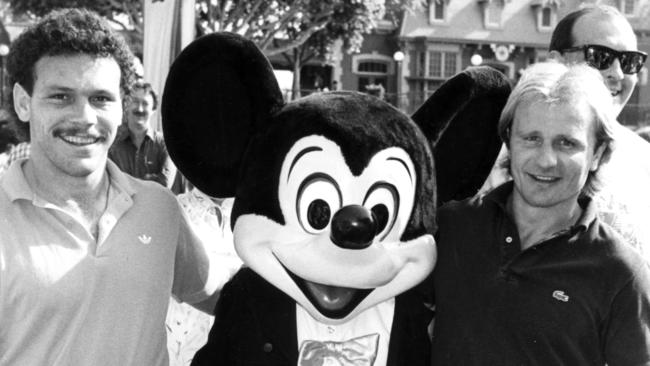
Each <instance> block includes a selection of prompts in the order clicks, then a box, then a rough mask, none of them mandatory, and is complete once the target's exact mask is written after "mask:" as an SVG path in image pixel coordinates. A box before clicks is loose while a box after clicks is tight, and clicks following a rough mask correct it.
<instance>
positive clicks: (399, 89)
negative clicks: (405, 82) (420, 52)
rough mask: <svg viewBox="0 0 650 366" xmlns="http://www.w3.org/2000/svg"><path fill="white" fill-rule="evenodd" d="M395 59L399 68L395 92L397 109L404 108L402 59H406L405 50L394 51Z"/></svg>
mask: <svg viewBox="0 0 650 366" xmlns="http://www.w3.org/2000/svg"><path fill="white" fill-rule="evenodd" d="M393 60H395V67H396V68H397V72H396V74H397V78H396V79H397V85H396V92H395V94H397V99H396V101H395V107H397V109H402V61H404V52H402V51H395V53H393Z"/></svg>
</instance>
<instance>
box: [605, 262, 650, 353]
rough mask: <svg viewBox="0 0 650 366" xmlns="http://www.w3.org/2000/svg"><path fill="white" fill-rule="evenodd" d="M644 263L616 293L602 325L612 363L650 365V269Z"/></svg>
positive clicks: (606, 351) (607, 351)
mask: <svg viewBox="0 0 650 366" xmlns="http://www.w3.org/2000/svg"><path fill="white" fill-rule="evenodd" d="M648 268H649V267H648V266H647V265H645V264H642V265H641V266H640V268H639V269H638V271H637V273H635V276H634V277H633V278H632V279H630V281H628V283H627V284H626V285H625V286H624V287H623V288H622V289H621V290H620V291H619V293H618V294H617V295H616V296H615V298H614V301H613V302H612V306H611V308H610V314H609V316H608V317H607V319H606V320H605V324H603V328H604V329H603V330H604V338H605V339H604V341H605V344H604V353H605V360H606V361H607V365H609V366H627V365H630V366H632V365H635V366H640V365H646V366H648V365H650V270H649V269H648Z"/></svg>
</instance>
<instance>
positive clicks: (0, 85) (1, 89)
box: [0, 43, 9, 107]
mask: <svg viewBox="0 0 650 366" xmlns="http://www.w3.org/2000/svg"><path fill="white" fill-rule="evenodd" d="M8 54H9V46H7V45H6V44H4V43H0V107H3V106H4V104H5V57H6V56H7V55H8Z"/></svg>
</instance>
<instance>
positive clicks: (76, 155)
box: [14, 55, 122, 177]
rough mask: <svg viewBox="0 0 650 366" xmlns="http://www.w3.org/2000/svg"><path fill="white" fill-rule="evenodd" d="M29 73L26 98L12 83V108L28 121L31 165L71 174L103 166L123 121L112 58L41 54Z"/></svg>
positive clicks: (79, 175)
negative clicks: (31, 77)
mask: <svg viewBox="0 0 650 366" xmlns="http://www.w3.org/2000/svg"><path fill="white" fill-rule="evenodd" d="M34 75H35V81H34V89H33V92H32V95H31V96H30V95H28V94H27V92H26V91H25V90H24V89H23V88H22V87H21V86H20V85H18V84H16V85H15V87H14V100H15V108H16V112H17V114H18V116H19V118H20V119H21V120H22V121H24V122H27V121H28V122H29V123H30V134H31V144H32V150H31V159H32V161H33V162H34V164H35V165H37V166H39V167H41V168H44V169H49V170H51V171H53V172H55V174H60V173H63V174H66V175H70V176H75V177H82V176H87V175H89V174H91V173H93V172H95V171H98V170H99V169H102V170H103V169H104V167H105V163H106V158H107V153H108V148H109V147H110V146H111V144H112V143H113V140H114V139H115V133H116V131H117V127H118V126H119V124H120V122H121V119H122V102H121V91H120V75H121V73H120V68H119V66H118V64H117V62H116V61H115V60H114V59H112V58H95V57H91V56H88V55H73V56H46V57H43V58H41V59H40V60H39V61H38V62H37V63H36V65H35V67H34Z"/></svg>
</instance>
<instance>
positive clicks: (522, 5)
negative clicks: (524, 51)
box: [400, 0, 552, 48]
mask: <svg viewBox="0 0 650 366" xmlns="http://www.w3.org/2000/svg"><path fill="white" fill-rule="evenodd" d="M551 2H552V1H551ZM482 3H487V1H484V0H483V1H481V0H449V1H448V2H447V11H448V13H447V15H448V17H447V22H446V23H444V24H430V23H429V19H428V11H427V9H426V8H421V9H418V10H416V11H413V12H407V13H406V14H405V19H404V23H403V26H402V29H401V32H400V37H406V38H414V37H425V38H427V39H430V40H438V41H441V42H458V41H462V42H465V43H509V44H516V45H520V46H529V47H538V48H546V47H547V46H548V43H549V41H550V39H551V32H540V31H538V30H537V20H536V15H535V7H537V6H539V5H540V1H521V0H518V1H506V2H505V6H504V7H503V13H502V18H501V19H502V27H501V28H500V29H486V28H485V27H484V25H483V6H484V4H482Z"/></svg>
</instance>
